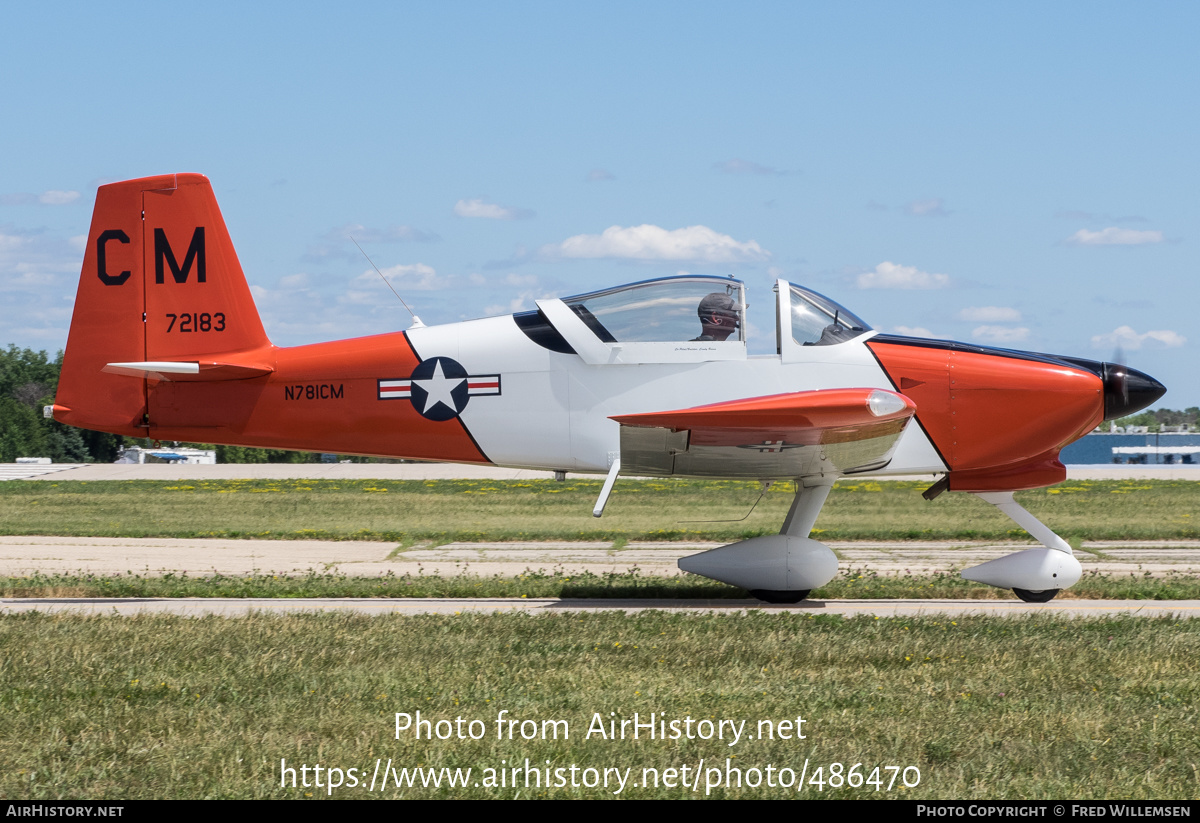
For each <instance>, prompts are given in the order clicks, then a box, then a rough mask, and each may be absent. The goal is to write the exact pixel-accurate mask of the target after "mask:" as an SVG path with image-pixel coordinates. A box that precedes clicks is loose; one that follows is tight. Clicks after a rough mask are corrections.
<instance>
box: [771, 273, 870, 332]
mask: <svg viewBox="0 0 1200 823" xmlns="http://www.w3.org/2000/svg"><path fill="white" fill-rule="evenodd" d="M789 286H790V287H791V295H790V296H791V306H792V339H793V340H795V341H796V342H797V343H799V344H800V345H802V346H831V345H833V344H835V343H844V342H845V341H847V340H853V339H854V338H855V337H858V336H859V335H860V334H863V333H865V332H868V331H870V330H871V327H870V326H868V325H867V324H866V323H864V322H863V321H862V320H860V319H859V318H858V317H856V316H855V315H853V314H851V313H850V312H849V311H847V310H846V309H845V308H844V307H843V306H841V305H839V304H837V303H835V302H834V301H832V300H830V299H829V298H828V297H826V296H825V295H823V294H818V293H817V292H815V291H811V290H809V289H804V288H801V287H800V286H797V285H794V284H789Z"/></svg>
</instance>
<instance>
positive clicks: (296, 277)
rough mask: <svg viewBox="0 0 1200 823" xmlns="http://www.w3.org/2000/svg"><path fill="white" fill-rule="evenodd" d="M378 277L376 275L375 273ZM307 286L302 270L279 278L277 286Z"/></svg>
mask: <svg viewBox="0 0 1200 823" xmlns="http://www.w3.org/2000/svg"><path fill="white" fill-rule="evenodd" d="M376 277H378V275H376ZM307 286H308V275H307V274H305V273H304V272H300V273H299V274H289V275H285V276H284V277H281V278H279V288H281V289H303V288H306V287H307Z"/></svg>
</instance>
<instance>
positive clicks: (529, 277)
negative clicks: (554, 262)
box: [504, 274, 538, 289]
mask: <svg viewBox="0 0 1200 823" xmlns="http://www.w3.org/2000/svg"><path fill="white" fill-rule="evenodd" d="M504 282H505V284H506V285H509V286H512V287H514V288H518V289H522V288H524V289H529V288H533V287H534V286H536V285H537V282H538V279H537V275H536V274H509V275H508V276H506V277H505V278H504Z"/></svg>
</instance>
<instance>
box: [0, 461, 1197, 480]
mask: <svg viewBox="0 0 1200 823" xmlns="http://www.w3.org/2000/svg"><path fill="white" fill-rule="evenodd" d="M553 476H554V474H553V473H552V472H549V471H538V470H535V469H507V468H502V467H500V466H491V465H478V464H464V463H241V464H236V463H222V464H218V465H212V466H197V465H171V464H166V463H145V464H140V465H139V464H134V463H90V464H87V465H79V464H66V463H53V464H49V465H44V464H43V465H38V464H29V463H0V480H18V479H28V480H52V481H55V482H57V481H60V480H229V479H266V480H289V479H313V480H321V479H328V480H342V479H347V478H349V479H359V480H444V479H449V478H458V479H466V480H526V479H530V478H551V477H553ZM571 476H576V477H577V476H580V475H578V474H576V473H575V472H572V473H571ZM586 476H587V477H593V478H596V479H600V478H602V477H603V475H586ZM1067 478H1068V479H1070V480H1196V481H1200V464H1198V465H1194V466H1182V465H1171V466H1153V465H1146V466H1128V465H1123V466H1117V465H1113V466H1107V465H1105V466H1067ZM872 479H877V480H922V481H928V482H933V480H934V479H935V478H934V476H933V475H905V476H896V477H890V478H889V477H878V478H872Z"/></svg>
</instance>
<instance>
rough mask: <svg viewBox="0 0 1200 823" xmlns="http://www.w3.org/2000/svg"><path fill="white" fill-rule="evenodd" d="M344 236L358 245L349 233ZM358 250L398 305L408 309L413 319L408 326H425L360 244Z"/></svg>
mask: <svg viewBox="0 0 1200 823" xmlns="http://www.w3.org/2000/svg"><path fill="white" fill-rule="evenodd" d="M346 236H347V237H350V242H351V243H353V244H354V245H356V246H358V241H357V240H355V239H354V238H353V237H351V236H350V235H346ZM358 250H359V251H362V256H363V257H366V258H367V262H368V263H370V264H371V268H373V269H375V273H376V274H378V275H379V276H380V277H382V278H383V282H384V283H386V284H387V287H388V288H389V289H391V290H392V294H394V295H396V299H397V300H399V301H400V305H401V306H404V308H405V309H408V313H409V314H412V319H413V321H412V325H411V326H409V328H410V329H423V328H425V324H424V323H422V322H421V318H419V317H417V316H416V315H415V314H413V310H412V309H409V308H408V304H407V303H405V302H404V298H403V297H401V296H400V292H398V291H396V289H395V287H393V286H392V284H391V282H390V281H389V280H388V279H387V278H386V277H384V275H383V272H381V271H380V270H379V266H376V265H375V261H374V260H372V259H371V258H370V257H369V256H368V255H367V253H366V252H365V251H363V247H362V246H358Z"/></svg>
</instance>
